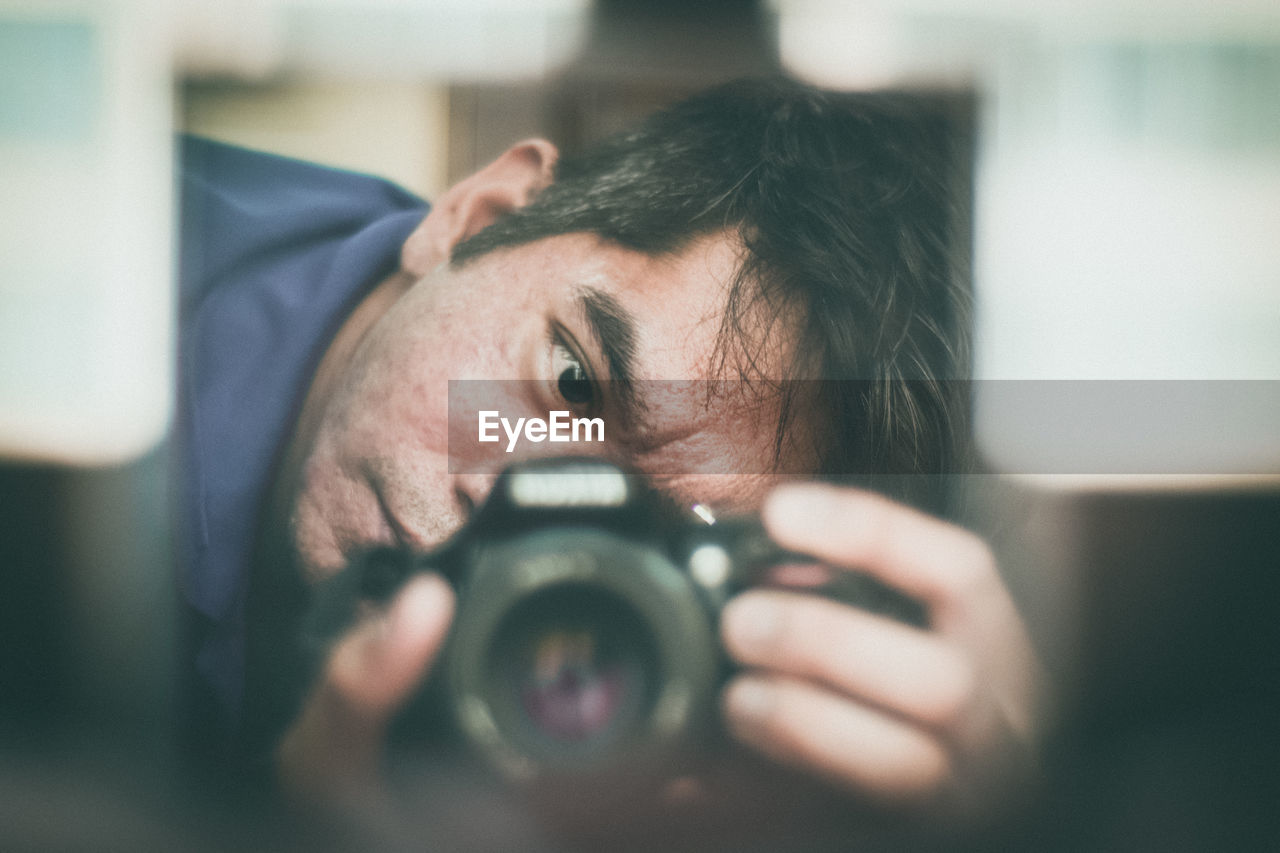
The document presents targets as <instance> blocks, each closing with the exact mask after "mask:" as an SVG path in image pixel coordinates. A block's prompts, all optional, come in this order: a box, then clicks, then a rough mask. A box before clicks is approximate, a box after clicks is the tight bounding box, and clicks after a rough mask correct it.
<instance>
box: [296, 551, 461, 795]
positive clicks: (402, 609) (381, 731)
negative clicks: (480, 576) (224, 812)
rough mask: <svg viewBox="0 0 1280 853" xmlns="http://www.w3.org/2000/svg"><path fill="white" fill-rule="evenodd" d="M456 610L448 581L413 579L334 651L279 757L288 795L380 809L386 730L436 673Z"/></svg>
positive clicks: (357, 627)
mask: <svg viewBox="0 0 1280 853" xmlns="http://www.w3.org/2000/svg"><path fill="white" fill-rule="evenodd" d="M453 606H454V599H453V591H452V590H451V589H450V588H449V585H448V584H447V583H445V581H444V580H443V579H442V578H440V577H439V576H438V575H421V576H418V577H415V578H414V579H413V580H411V581H410V582H409V583H408V584H406V585H405V587H404V589H402V590H400V592H399V594H398V595H397V596H396V598H395V600H394V601H393V602H392V604H391V606H390V607H389V608H388V609H387V611H386V612H385V613H380V614H378V615H376V616H371V617H369V618H367V619H365V620H364V621H362V622H360V623H358V624H357V625H356V626H355V627H354V628H352V629H351V630H350V631H349V632H348V633H347V634H346V636H344V637H343V638H342V639H341V640H340V641H339V642H338V643H337V644H336V645H335V646H334V648H333V651H332V652H331V654H330V655H329V660H328V663H327V664H326V666H325V668H324V671H323V673H322V674H321V677H320V679H319V681H318V682H317V684H316V685H315V687H314V688H313V690H312V693H311V695H310V697H309V698H308V699H307V702H306V705H305V706H304V707H303V710H302V713H301V714H300V715H299V716H298V719H297V720H296V721H295V722H294V724H293V726H292V728H290V729H289V731H288V732H287V733H286V734H285V736H284V739H283V740H282V741H281V744H280V748H279V750H278V751H277V753H276V766H277V772H278V775H279V780H280V783H281V785H282V786H283V788H284V791H285V792H286V794H287V795H288V796H290V797H291V798H293V799H295V800H296V801H298V802H300V803H305V804H308V805H312V806H325V805H341V804H347V805H351V806H360V807H363V808H367V807H370V806H372V807H374V808H377V807H378V804H377V803H376V802H375V800H376V799H377V797H379V796H380V794H381V792H382V781H381V776H380V769H381V759H382V748H383V737H384V735H385V733H386V729H387V726H388V724H389V723H390V721H391V719H392V717H393V716H394V715H395V713H396V712H397V711H398V710H399V709H400V708H401V707H402V706H403V705H404V703H405V702H407V701H408V699H409V698H410V697H411V696H412V694H413V693H414V691H415V690H416V689H417V688H418V686H419V685H420V684H421V683H422V680H423V679H424V678H425V677H426V674H427V672H428V671H429V670H430V668H431V664H432V663H433V662H434V660H435V657H436V654H437V652H439V650H440V647H441V645H442V644H443V642H444V639H445V635H446V633H447V632H448V628H449V622H450V620H451V618H452V616H453Z"/></svg>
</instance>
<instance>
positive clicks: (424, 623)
mask: <svg viewBox="0 0 1280 853" xmlns="http://www.w3.org/2000/svg"><path fill="white" fill-rule="evenodd" d="M448 596H449V585H448V584H447V583H445V581H444V578H442V577H440V576H439V575H436V574H423V575H418V576H417V577H415V578H413V579H412V580H410V581H409V583H408V584H406V585H405V588H404V589H402V590H401V591H400V595H399V596H398V597H397V599H396V603H395V608H394V610H393V612H392V614H391V630H392V631H394V632H395V633H397V634H399V633H401V632H404V631H410V632H415V633H416V632H417V631H419V630H421V629H423V628H424V627H428V626H434V625H435V623H436V622H438V621H439V620H440V616H441V613H442V611H443V610H444V609H445V608H446V607H447V606H448Z"/></svg>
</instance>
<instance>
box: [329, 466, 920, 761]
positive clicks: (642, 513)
mask: <svg viewBox="0 0 1280 853" xmlns="http://www.w3.org/2000/svg"><path fill="white" fill-rule="evenodd" d="M793 564H798V565H801V566H805V565H808V566H811V567H812V566H814V561H813V560H812V559H811V558H806V557H803V556H802V555H797V554H790V553H787V552H785V551H783V550H781V549H780V548H778V547H777V546H776V545H775V544H774V543H772V542H771V541H770V540H769V538H768V537H767V536H766V535H765V533H764V530H763V528H762V526H761V525H760V524H759V522H758V521H756V520H754V519H745V518H743V519H728V520H724V521H714V520H712V519H711V517H710V515H709V514H708V513H705V512H704V513H703V515H702V516H699V515H697V514H695V513H694V512H692V511H689V510H682V509H681V508H679V507H676V506H674V505H673V504H672V503H671V502H670V501H669V500H667V499H666V498H665V497H663V496H662V495H660V494H659V493H658V492H656V491H655V490H653V489H652V488H651V487H650V486H649V484H648V483H647V482H646V481H645V480H644V479H643V478H642V477H640V476H638V475H634V474H631V473H629V472H627V471H625V470H623V469H621V468H619V467H617V466H616V465H613V464H612V463H610V462H607V461H605V460H601V459H590V458H588V459H579V458H569V459H543V460H534V461H528V462H523V463H520V464H518V465H515V466H513V467H511V468H509V469H507V470H506V471H505V472H503V473H502V474H501V475H500V476H499V478H498V479H497V481H496V482H495V484H494V487H493V490H492V492H491V493H490V495H489V497H488V499H487V500H486V501H485V502H484V504H482V505H481V506H480V507H478V508H477V511H476V512H475V514H474V516H473V517H472V519H471V521H470V522H469V523H468V524H467V525H466V526H464V527H463V528H462V529H461V530H460V531H459V532H458V533H457V534H456V535H455V536H454V537H453V538H452V539H451V540H449V541H448V542H447V543H445V544H444V545H442V546H441V547H440V548H438V549H437V550H435V551H433V552H432V553H430V554H426V555H413V554H409V553H406V552H405V551H403V550H398V549H378V550H374V551H371V552H368V553H366V554H364V555H362V556H361V557H360V558H358V559H356V560H354V561H353V562H352V563H351V565H349V566H348V567H347V568H346V569H344V570H343V571H342V572H340V573H338V574H337V575H335V576H334V577H333V578H331V579H330V580H329V581H327V582H326V583H325V584H324V585H323V586H322V587H321V588H320V589H319V591H318V594H317V597H316V600H315V603H314V605H313V607H312V609H311V612H310V614H309V616H308V619H307V625H306V641H307V643H308V644H309V646H310V650H311V652H312V653H313V654H314V656H315V658H316V659H320V658H321V656H322V655H323V654H324V653H325V651H326V650H327V648H328V646H329V645H330V644H331V643H332V642H333V641H334V640H335V639H336V638H337V637H339V636H340V635H341V634H342V633H343V632H344V631H345V630H346V628H347V627H348V626H349V625H350V624H351V623H352V622H353V621H354V620H355V619H356V618H357V616H358V614H359V613H360V612H361V611H362V609H367V608H369V607H370V606H372V607H378V606H382V605H385V604H386V603H389V602H390V600H391V599H392V598H393V597H394V595H395V593H396V591H397V590H398V589H399V588H400V587H401V586H402V585H403V584H404V583H405V581H406V580H407V579H408V578H409V577H410V576H411V575H412V574H413V573H415V572H424V571H436V572H439V573H441V574H442V575H443V576H444V577H445V578H446V579H448V580H449V582H450V583H452V584H453V586H454V588H455V590H456V592H457V596H458V603H457V610H456V615H455V618H454V624H453V626H452V628H451V631H450V636H449V638H448V641H447V642H446V645H445V648H444V649H443V650H442V653H441V657H440V659H439V660H438V661H437V662H436V666H435V668H434V670H433V675H432V676H431V678H430V679H429V684H428V686H427V687H426V688H424V694H423V696H422V697H420V701H418V702H416V703H414V706H413V707H412V708H410V709H409V710H408V711H407V719H405V720H402V721H401V724H402V726H401V727H402V728H403V727H407V728H410V729H412V728H413V727H414V723H415V719H414V717H415V715H416V716H417V717H420V718H422V719H425V718H426V716H425V712H424V711H423V710H422V708H423V707H424V706H436V707H439V706H440V705H443V707H444V711H445V714H444V716H445V717H446V719H448V720H449V721H451V725H452V727H454V728H456V731H457V732H458V733H459V734H460V736H461V738H462V739H463V740H464V741H466V742H467V743H468V744H470V745H471V746H472V747H474V748H475V750H476V751H478V752H479V753H480V754H481V755H482V756H483V757H484V758H485V759H487V761H488V763H489V764H491V765H492V766H493V767H495V768H496V769H497V770H498V771H500V772H501V774H502V775H503V776H505V777H507V778H510V779H513V780H519V781H532V780H537V779H545V778H548V777H556V778H571V777H579V778H590V777H592V776H595V775H600V774H604V773H607V772H612V771H616V770H617V769H618V768H625V769H626V772H628V773H648V772H653V773H659V774H660V773H662V772H663V770H662V768H664V767H669V766H671V765H672V763H673V762H675V761H678V760H680V759H681V758H682V757H684V756H687V755H688V754H690V753H692V752H696V751H697V750H698V749H700V748H701V747H702V746H704V745H705V744H706V743H707V742H708V741H709V739H713V738H712V735H713V733H714V731H715V730H716V720H717V714H716V705H717V693H718V690H719V687H720V685H721V684H722V683H723V681H724V680H725V678H726V677H727V676H728V675H729V673H730V671H731V666H730V664H729V661H728V659H727V657H726V655H725V654H724V652H723V651H722V649H721V646H720V642H719V636H718V624H717V623H718V618H719V613H720V610H721V608H722V607H723V605H724V604H725V602H727V601H728V600H729V599H730V598H731V597H732V596H733V595H735V594H736V593H738V592H739V591H741V590H743V589H746V588H748V587H752V586H757V585H759V584H761V583H766V582H768V579H769V577H770V576H771V575H774V574H776V573H777V570H778V569H779V568H781V567H784V566H790V565H793ZM829 574H830V575H831V581H830V582H829V583H825V584H822V585H821V586H818V587H815V588H814V591H815V592H816V593H818V594H822V595H826V596H829V597H832V598H836V599H838V600H841V601H843V602H847V603H849V604H852V605H855V606H859V607H863V608H866V609H869V610H872V611H875V612H879V613H882V614H885V615H888V616H892V617H894V618H897V619H900V620H902V621H905V622H908V623H913V624H917V625H924V623H925V616H924V611H923V608H922V607H921V606H920V605H919V604H918V603H916V602H915V601H913V600H911V599H909V598H906V597H905V596H903V595H901V594H900V593H897V592H895V591H893V590H891V589H889V588H887V587H885V586H884V585H882V584H880V583H878V582H876V581H874V580H872V579H871V578H869V577H866V576H864V575H861V574H858V573H854V572H846V571H831V572H829Z"/></svg>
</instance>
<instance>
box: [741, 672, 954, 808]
mask: <svg viewBox="0 0 1280 853" xmlns="http://www.w3.org/2000/svg"><path fill="white" fill-rule="evenodd" d="M724 710H725V719H726V721H727V723H728V724H729V730H730V731H731V732H732V733H733V735H734V736H735V737H736V738H738V739H739V740H741V741H742V742H743V743H746V744H747V745H748V746H751V747H753V748H755V749H757V750H759V751H761V752H763V753H764V754H765V755H768V756H770V757H771V758H773V759H775V760H777V761H780V762H782V763H784V764H789V765H792V766H795V767H800V768H802V769H806V770H809V771H812V772H816V773H818V774H819V775H822V776H825V777H827V778H828V779H831V780H833V781H835V782H837V783H838V784H841V785H843V786H846V787H850V788H854V789H857V790H858V791H861V792H863V793H866V794H870V795H872V796H874V797H876V798H878V799H883V800H886V801H890V802H911V801H920V800H924V799H926V798H928V797H930V796H932V795H934V794H936V793H937V792H939V791H940V790H941V789H942V787H943V786H944V785H945V784H946V782H947V781H948V780H949V779H950V778H951V774H952V769H951V760H950V756H949V754H948V752H947V750H946V749H945V748H944V747H943V746H942V744H941V743H940V742H939V741H938V740H937V739H935V738H934V737H931V736H930V735H929V734H928V733H926V732H925V731H923V730H921V729H918V728H915V727H913V726H910V725H908V724H906V723H904V722H902V721H900V720H897V719H895V718H893V717H890V716H888V715H885V714H882V713H879V712H877V711H875V710H873V709H870V708H867V707H865V706H862V705H858V704H857V703H854V702H850V701H848V700H847V699H844V698H842V697H839V696H836V695H834V694H832V693H830V692H828V691H826V690H824V689H822V688H821V687H818V686H816V685H813V684H807V683H805V682H800V681H795V680H792V679H786V678H778V677H760V676H742V677H739V678H737V679H735V680H734V681H733V682H731V683H730V685H729V686H728V688H727V689H726V690H725V694H724Z"/></svg>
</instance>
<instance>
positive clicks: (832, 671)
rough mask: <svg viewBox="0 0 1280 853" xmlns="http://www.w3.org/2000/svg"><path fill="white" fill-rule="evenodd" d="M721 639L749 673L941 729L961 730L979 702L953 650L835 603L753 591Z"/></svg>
mask: <svg viewBox="0 0 1280 853" xmlns="http://www.w3.org/2000/svg"><path fill="white" fill-rule="evenodd" d="M721 634H722V636H723V639H724V644H725V648H726V649H727V650H728V652H729V654H730V656H732V657H733V658H734V659H735V660H736V661H738V662H739V663H741V664H743V665H745V666H749V667H757V668H761V669H767V670H771V671H773V672H776V673H780V674H783V675H787V676H791V677H796V678H801V679H805V680H808V681H817V682H821V683H823V684H825V685H827V686H829V687H831V688H833V689H834V690H836V691H838V692H840V693H843V694H845V695H848V696H851V697H856V698H857V699H859V700H862V701H864V702H869V703H871V704H873V705H876V706H878V707H880V708H882V709H885V710H888V711H891V712H893V713H894V714H898V715H901V716H903V717H906V718H909V719H911V720H913V721H915V722H917V724H921V725H925V726H928V727H930V728H933V729H937V730H946V731H951V730H954V729H956V728H957V727H958V726H959V725H960V723H961V721H962V720H963V719H964V717H965V715H966V712H967V711H968V709H969V707H970V705H971V702H972V697H973V691H974V685H975V678H974V673H973V669H972V667H971V665H970V664H969V661H968V659H967V658H966V657H965V656H964V655H963V654H962V653H961V652H960V650H959V649H958V648H957V647H956V646H955V645H954V644H953V643H951V642H949V641H947V640H944V639H942V638H940V637H939V636H938V635H937V634H932V633H929V632H925V631H920V630H918V629H915V628H912V627H910V626H907V625H902V624H900V623H898V622H895V621H894V620H892V619H887V618H884V617H881V616H876V615H874V614H871V613H867V612H865V611H860V610H858V609H857V608H854V607H850V606H848V605H845V604H841V603H839V602H836V601H831V600H830V599H824V598H819V597H817V596H814V595H805V594H801V593H795V592H783V591H776V590H753V591H749V592H745V593H743V594H741V595H739V596H738V597H737V598H735V599H733V600H732V601H730V602H729V604H728V605H727V606H726V607H725V609H724V613H723V616H722V619H721Z"/></svg>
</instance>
